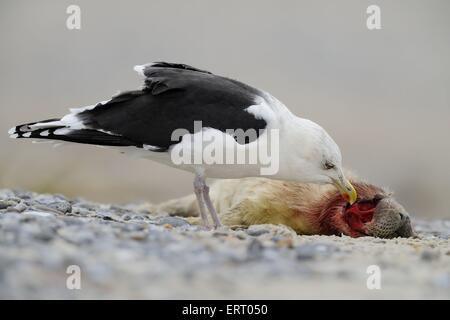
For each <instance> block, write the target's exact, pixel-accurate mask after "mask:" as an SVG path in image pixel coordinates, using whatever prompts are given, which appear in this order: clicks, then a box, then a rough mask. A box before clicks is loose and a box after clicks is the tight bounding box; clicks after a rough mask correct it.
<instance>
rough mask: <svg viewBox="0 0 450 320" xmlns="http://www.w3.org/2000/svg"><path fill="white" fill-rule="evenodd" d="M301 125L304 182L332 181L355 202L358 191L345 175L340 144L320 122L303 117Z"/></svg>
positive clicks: (345, 197)
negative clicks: (302, 132)
mask: <svg viewBox="0 0 450 320" xmlns="http://www.w3.org/2000/svg"><path fill="white" fill-rule="evenodd" d="M301 125H302V126H303V128H304V129H303V130H304V132H305V134H304V137H305V139H304V148H303V150H301V151H300V152H301V156H300V157H301V158H302V160H301V161H299V166H303V167H304V168H305V169H304V170H301V171H302V173H303V174H304V179H303V180H304V181H302V182H311V183H319V184H326V183H331V184H333V185H335V186H336V188H337V189H338V190H339V192H340V194H341V195H342V197H343V198H344V199H345V200H346V201H347V202H348V203H350V204H353V203H354V202H355V201H356V199H357V193H356V191H355V188H354V187H353V186H352V184H351V183H350V182H349V181H348V179H347V178H346V177H345V175H344V172H343V169H342V155H341V151H340V149H339V147H338V145H337V144H336V142H334V140H333V139H332V138H331V137H330V136H329V135H328V133H327V132H326V131H325V130H324V129H323V128H322V127H321V126H319V125H318V124H316V123H314V122H312V121H309V120H305V119H302V120H301Z"/></svg>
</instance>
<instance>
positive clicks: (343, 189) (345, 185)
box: [333, 176, 358, 204]
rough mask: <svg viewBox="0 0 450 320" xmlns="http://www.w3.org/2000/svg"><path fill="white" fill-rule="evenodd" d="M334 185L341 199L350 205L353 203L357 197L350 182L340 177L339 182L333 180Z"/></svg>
mask: <svg viewBox="0 0 450 320" xmlns="http://www.w3.org/2000/svg"><path fill="white" fill-rule="evenodd" d="M333 182H334V185H335V186H336V188H338V190H339V192H340V193H341V195H342V197H343V198H344V199H345V201H347V202H348V203H350V204H353V203H355V201H356V198H357V197H358V195H357V193H356V190H355V188H354V187H353V186H352V184H351V183H350V181H348V180H347V179H346V178H344V177H343V176H342V178H340V179H339V180H333Z"/></svg>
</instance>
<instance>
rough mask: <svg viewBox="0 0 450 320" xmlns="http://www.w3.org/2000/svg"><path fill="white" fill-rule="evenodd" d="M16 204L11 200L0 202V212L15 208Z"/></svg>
mask: <svg viewBox="0 0 450 320" xmlns="http://www.w3.org/2000/svg"><path fill="white" fill-rule="evenodd" d="M16 204H17V202H15V201H12V200H0V210H2V209H7V208H9V207H12V206H15V205H16Z"/></svg>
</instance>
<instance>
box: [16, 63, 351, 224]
mask: <svg viewBox="0 0 450 320" xmlns="http://www.w3.org/2000/svg"><path fill="white" fill-rule="evenodd" d="M134 69H135V70H136V71H137V72H138V73H139V74H140V75H141V76H142V77H144V85H143V87H142V88H141V89H139V90H133V91H126V92H122V93H119V94H117V95H116V96H113V97H112V98H111V99H110V100H107V101H102V102H99V103H97V104H94V105H91V106H87V107H83V108H76V109H70V113H69V114H67V115H65V116H63V117H62V118H54V119H49V120H44V121H38V122H32V123H26V124H21V125H17V126H15V127H14V128H12V129H11V130H10V131H9V132H8V133H9V135H10V137H11V138H29V139H34V140H40V139H50V140H54V141H57V142H58V141H59V142H61V141H63V142H73V143H82V144H90V145H98V146H106V147H112V148H117V149H119V150H121V152H122V153H125V154H131V155H137V156H139V157H143V158H146V159H150V160H153V161H157V162H160V163H163V164H166V165H169V166H172V167H175V168H178V169H182V170H186V171H190V172H192V173H194V175H195V178H194V183H193V185H194V193H195V195H196V198H197V202H198V206H199V211H200V216H201V218H202V220H203V224H204V226H205V227H207V228H210V224H209V219H208V214H207V213H208V212H209V214H210V216H211V218H212V222H213V225H214V227H216V228H217V227H219V226H221V223H220V219H219V217H218V215H217V213H216V210H215V208H214V206H213V204H212V202H211V199H210V196H209V187H208V185H207V184H206V178H223V179H234V178H243V177H256V176H263V175H265V176H266V177H267V178H271V179H276V180H286V181H296V182H303V183H316V184H334V185H335V186H336V187H337V189H338V190H339V192H340V194H341V195H342V197H343V198H344V199H345V200H346V201H347V202H349V203H350V204H353V203H354V202H355V201H356V199H357V194H356V191H355V188H354V187H353V186H352V184H351V183H350V182H349V181H348V180H347V179H346V177H345V175H344V173H343V169H342V156H341V152H340V149H339V147H338V145H337V144H336V143H335V142H334V140H333V139H332V138H331V137H330V135H329V134H328V133H327V132H326V131H325V130H324V129H323V128H322V127H321V126H320V125H318V124H316V123H315V122H313V121H311V120H308V119H304V118H300V117H298V116H296V115H294V114H293V113H292V112H291V111H290V110H289V109H288V108H287V107H286V106H285V105H284V104H283V103H282V102H280V101H279V100H278V99H276V98H275V97H273V96H272V95H270V94H269V93H267V92H265V91H262V90H259V89H256V88H254V87H251V86H249V85H247V84H244V83H242V82H239V81H236V80H233V79H230V78H227V77H223V76H220V75H216V74H213V73H211V72H209V71H205V70H201V69H197V68H195V67H192V66H189V65H186V64H179V63H168V62H155V63H149V64H144V65H140V66H135V68H134ZM207 149H208V150H213V151H212V152H210V153H207V152H205V151H206V150H207ZM261 150H262V151H261ZM230 154H231V155H230ZM221 155H222V157H221ZM252 155H253V156H252ZM263 155H264V156H263ZM268 155H269V156H268ZM250 158H251V159H250ZM224 159H225V160H226V161H224ZM237 159H238V160H237Z"/></svg>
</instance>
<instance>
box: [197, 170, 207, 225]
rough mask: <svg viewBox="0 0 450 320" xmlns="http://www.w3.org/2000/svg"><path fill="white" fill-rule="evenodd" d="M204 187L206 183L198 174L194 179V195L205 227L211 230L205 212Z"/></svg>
mask: <svg viewBox="0 0 450 320" xmlns="http://www.w3.org/2000/svg"><path fill="white" fill-rule="evenodd" d="M204 186H205V182H204V180H203V178H202V177H201V176H200V175H198V174H196V175H195V179H194V193H195V196H196V197H197V202H198V208H199V210H200V216H201V217H202V221H203V225H204V226H205V227H206V228H209V221H208V217H207V215H206V210H205V200H204V199H203V188H204Z"/></svg>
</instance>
